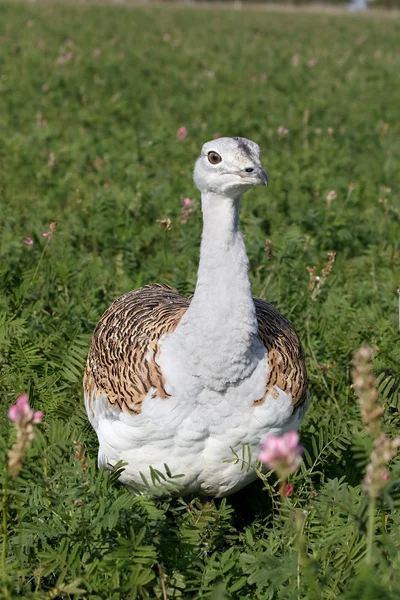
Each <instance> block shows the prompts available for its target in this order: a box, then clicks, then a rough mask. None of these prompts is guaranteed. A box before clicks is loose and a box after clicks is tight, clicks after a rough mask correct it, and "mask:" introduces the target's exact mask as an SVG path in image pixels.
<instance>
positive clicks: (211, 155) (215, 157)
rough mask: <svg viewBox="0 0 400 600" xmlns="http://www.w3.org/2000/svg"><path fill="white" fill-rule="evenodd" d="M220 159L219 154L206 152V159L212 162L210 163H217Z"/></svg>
mask: <svg viewBox="0 0 400 600" xmlns="http://www.w3.org/2000/svg"><path fill="white" fill-rule="evenodd" d="M221 160H222V158H221V157H220V155H219V154H218V153H217V152H209V153H208V161H209V162H210V163H211V164H212V165H217V164H218V163H220V162H221Z"/></svg>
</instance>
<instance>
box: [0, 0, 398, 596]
mask: <svg viewBox="0 0 400 600" xmlns="http://www.w3.org/2000/svg"><path fill="white" fill-rule="evenodd" d="M194 15H195V18H194ZM398 39H400V20H396V19H392V20H386V19H385V20H382V21H381V20H379V19H377V18H373V19H369V18H365V17H362V18H359V17H357V16H318V15H313V16H312V18H310V17H309V16H307V15H294V14H277V13H262V12H253V13H252V12H246V11H242V12H240V13H238V12H230V11H228V10H223V11H220V12H218V11H216V10H212V11H207V10H200V9H199V10H197V12H196V13H193V12H192V11H185V10H182V9H170V8H164V9H160V8H156V9H151V8H149V9H146V8H141V9H128V8H124V7H120V6H118V7H104V6H92V7H82V6H76V7H73V6H69V7H62V6H49V5H47V6H40V5H38V6H33V5H21V4H20V5H15V4H3V5H2V6H1V7H0V53H1V61H2V67H1V72H0V140H1V144H0V169H1V176H0V227H1V237H0V248H1V257H2V260H1V264H0V290H1V291H0V386H1V399H2V400H1V417H2V418H1V419H0V447H1V452H0V456H1V461H2V466H1V475H0V476H1V486H2V494H1V497H2V514H3V525H2V544H3V545H2V565H1V581H0V589H1V594H0V595H1V597H2V598H9V599H10V598H25V599H30V598H35V599H39V600H40V599H43V600H47V599H50V598H71V599H72V598H73V599H75V600H76V599H80V598H89V599H91V600H100V599H101V600H120V599H134V598H165V597H167V598H183V599H185V598H187V599H189V598H196V599H197V598H199V599H200V598H209V599H210V600H211V599H214V600H218V599H219V600H221V599H224V598H230V599H240V600H242V599H243V600H244V599H249V600H254V599H260V600H261V599H262V600H265V599H275V598H281V599H285V600H286V599H296V600H297V599H300V598H301V599H306V598H309V599H316V598H318V599H320V598H321V599H327V600H328V599H329V600H330V599H332V598H345V599H351V598H354V599H361V598H362V599H367V598H370V599H373V600H376V599H378V598H385V599H390V598H398V597H399V593H400V582H399V570H400V562H399V556H400V553H399V548H400V510H399V508H400V506H399V494H398V489H399V478H400V462H399V460H398V459H395V460H394V461H393V463H392V465H391V480H390V481H389V482H388V483H387V484H386V485H385V487H384V491H383V493H382V494H379V495H378V497H377V498H374V501H373V502H372V501H371V502H369V500H368V494H367V493H366V492H365V491H363V489H364V490H365V486H364V487H363V489H361V485H360V484H361V481H362V479H363V477H364V474H365V470H366V466H367V464H368V463H369V460H370V459H369V455H370V452H371V449H372V437H371V436H370V433H369V432H370V430H369V429H368V428H366V427H365V425H364V424H363V422H362V420H361V417H360V411H359V407H358V403H357V399H356V396H355V394H354V391H353V389H352V388H351V378H350V369H351V361H352V355H353V353H354V351H355V350H357V349H358V348H360V347H361V346H363V344H364V343H368V344H369V345H370V346H372V347H374V348H375V350H376V354H375V358H374V362H373V364H374V372H375V375H376V377H377V386H378V388H379V391H380V400H379V401H380V403H381V404H382V405H383V406H384V409H385V410H384V415H383V416H382V418H381V421H380V423H381V425H380V427H382V430H383V431H385V432H386V433H387V435H388V436H389V438H394V437H395V435H396V433H397V431H398V429H399V408H400V373H399V364H400V347H399V331H398V294H397V288H398V287H399V286H400V279H399V267H400V236H399V223H400V187H399V179H398V173H399V170H400V56H399V54H398V53H396V52H395V51H394V48H395V47H396V44H397V41H398ZM181 127H184V128H186V129H187V132H186V130H181V134H180V136H179V137H180V138H181V139H178V137H177V135H176V132H177V130H178V128H181ZM182 132H184V133H182ZM186 133H187V135H186ZM218 134H221V135H241V136H245V137H248V138H250V139H253V140H255V141H257V142H258V143H259V144H260V146H261V148H262V159H263V164H264V165H265V168H266V170H267V172H268V174H269V178H270V186H269V188H268V189H267V190H265V189H258V190H254V191H252V192H251V193H250V194H248V196H246V198H245V199H244V201H243V206H242V229H243V231H244V232H245V234H246V243H247V248H248V253H249V259H250V265H251V267H250V268H251V279H252V284H253V290H254V293H255V294H256V295H258V296H261V297H263V298H266V299H268V300H269V301H271V302H273V303H274V304H275V305H276V306H277V307H278V308H279V309H280V310H281V311H282V312H283V314H285V315H286V316H287V317H288V318H290V319H291V320H292V322H293V323H294V325H295V326H296V328H297V330H298V332H299V334H300V337H301V339H302V341H303V343H304V347H305V351H306V355H307V364H308V373H309V380H310V386H311V395H312V405H311V407H310V409H309V411H308V415H307V417H306V420H305V422H304V424H303V427H302V429H301V432H300V434H301V439H302V442H303V444H304V446H305V455H304V464H303V467H302V469H301V471H299V472H298V473H297V474H295V475H293V476H291V478H290V483H291V485H292V486H293V488H294V489H293V492H292V494H291V495H290V496H289V497H288V498H283V499H280V498H279V496H278V494H277V492H276V489H277V488H276V487H275V486H274V484H275V480H274V476H270V477H268V478H267V477H265V476H264V477H263V478H262V479H260V480H258V482H256V483H255V484H253V485H251V486H249V487H247V488H246V489H244V490H243V491H242V492H240V493H238V494H236V495H234V496H233V497H231V498H228V499H226V500H222V501H221V500H217V501H214V500H212V499H211V500H209V501H207V502H206V501H199V500H196V499H190V498H189V499H172V500H171V499H152V498H147V497H145V496H143V497H135V496H133V495H132V494H131V492H130V491H129V490H128V489H126V488H125V487H123V486H121V485H120V484H118V481H117V479H118V469H117V470H116V472H115V473H113V474H112V475H111V476H110V475H109V474H107V473H104V472H102V471H98V470H97V467H96V452H97V441H96V438H95V435H94V433H93V431H92V430H91V428H90V427H89V425H88V422H87V419H86V415H85V412H84V408H83V405H82V392H81V383H82V373H83V368H84V364H85V359H86V353H87V350H88V345H89V339H90V335H91V332H92V331H93V328H94V326H95V324H96V322H97V320H98V319H99V317H100V315H101V314H102V312H103V311H104V310H105V309H106V307H107V306H108V305H109V304H110V302H111V301H112V300H113V299H115V298H116V297H117V296H118V295H120V294H122V293H123V292H125V291H127V290H129V289H133V288H135V287H138V286H141V285H143V284H145V283H149V282H155V281H159V282H165V283H168V284H170V285H172V286H174V287H176V288H177V289H179V290H180V291H181V292H183V293H188V294H189V293H191V292H192V291H193V288H194V283H195V280H196V267H197V259H198V249H199V236H200V232H201V212H200V206H199V194H198V192H197V191H196V190H195V188H194V185H193V183H192V180H191V169H192V165H193V162H194V160H195V158H196V155H197V153H198V152H199V149H200V147H201V145H202V144H203V142H205V141H207V140H209V139H211V138H212V137H213V136H214V135H218ZM185 197H186V198H187V197H189V198H190V199H191V201H192V203H191V204H190V209H191V210H188V203H187V202H186V204H185V205H184V204H183V200H184V198H185ZM168 219H169V220H170V223H168V221H167V220H168ZM54 220H56V221H57V223H58V226H57V228H55V224H54V223H53V224H52V226H51V228H50V226H49V224H50V223H51V222H52V221H54ZM168 225H169V226H168ZM43 233H46V234H48V235H46V236H43ZM333 252H336V256H334V254H332V253H333ZM329 253H331V254H329ZM326 263H329V265H330V267H328V268H326V267H324V265H326ZM313 267H315V269H314V268H313ZM323 270H325V272H324V273H323ZM329 270H330V272H328V271H329ZM318 277H320V279H318ZM371 381H372V380H371ZM371 385H373V382H372V383H371ZM25 391H26V392H28V393H29V398H30V402H31V404H32V406H33V408H34V410H35V411H39V410H43V411H44V413H45V415H44V418H43V421H42V423H40V424H39V425H35V429H36V432H35V437H34V440H33V442H32V445H31V447H30V449H29V450H28V451H27V454H26V456H25V460H24V463H23V467H22V470H21V472H20V473H19V474H18V475H17V476H16V477H12V476H11V474H7V473H8V470H7V468H6V463H7V452H8V450H9V449H10V447H11V445H12V444H13V443H14V435H15V433H14V429H15V428H14V426H13V425H12V424H10V423H9V422H8V419H7V411H8V408H9V407H10V406H11V405H12V404H14V402H15V400H16V398H17V396H19V395H20V394H21V393H22V392H25ZM35 414H36V413H35ZM37 420H39V418H38V419H37ZM375 504H376V507H375ZM371 506H372V510H371ZM368 507H369V508H368ZM367 533H368V535H367ZM367 551H368V552H367Z"/></svg>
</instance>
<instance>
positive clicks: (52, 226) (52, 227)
mask: <svg viewBox="0 0 400 600" xmlns="http://www.w3.org/2000/svg"><path fill="white" fill-rule="evenodd" d="M49 227H50V231H45V232H44V233H42V236H43V237H45V238H51V237H52V235H53V233H54V232H55V230H56V229H57V221H56V220H53V221H52V222H51V223H50V225H49Z"/></svg>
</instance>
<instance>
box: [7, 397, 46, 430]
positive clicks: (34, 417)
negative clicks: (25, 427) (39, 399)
mask: <svg viewBox="0 0 400 600" xmlns="http://www.w3.org/2000/svg"><path fill="white" fill-rule="evenodd" d="M8 418H9V419H10V421H12V422H13V423H16V424H18V425H21V424H23V423H25V424H26V423H33V424H34V425H37V424H38V423H40V422H41V420H42V419H43V411H41V410H38V411H36V412H33V410H32V409H31V407H30V406H29V397H28V394H27V393H25V394H21V396H19V398H18V399H17V401H16V403H15V404H14V405H13V406H11V408H10V410H9V411H8Z"/></svg>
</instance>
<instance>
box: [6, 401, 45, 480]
mask: <svg viewBox="0 0 400 600" xmlns="http://www.w3.org/2000/svg"><path fill="white" fill-rule="evenodd" d="M8 418H9V419H10V421H12V422H13V423H14V425H15V429H16V432H17V438H16V440H15V443H14V445H13V447H12V448H11V450H10V451H9V452H8V462H7V464H8V469H9V471H10V474H11V475H12V476H13V477H16V476H17V475H18V473H19V472H20V471H21V469H22V463H23V460H24V457H25V453H26V450H27V449H28V448H29V446H30V445H31V442H32V440H33V436H34V428H33V426H34V425H37V424H38V423H40V422H41V421H42V419H43V412H42V411H41V410H38V411H36V412H34V411H33V410H32V408H31V407H30V406H29V398H28V394H26V393H25V394H21V396H19V398H17V401H16V403H15V404H14V405H13V406H11V408H10V409H9V411H8Z"/></svg>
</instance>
